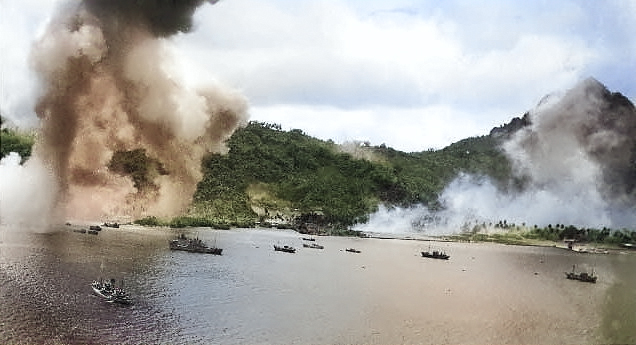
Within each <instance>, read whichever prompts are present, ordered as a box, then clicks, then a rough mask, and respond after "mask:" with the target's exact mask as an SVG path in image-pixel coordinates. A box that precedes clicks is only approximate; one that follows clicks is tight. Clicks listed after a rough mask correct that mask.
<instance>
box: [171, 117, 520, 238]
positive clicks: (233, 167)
mask: <svg viewBox="0 0 636 345" xmlns="http://www.w3.org/2000/svg"><path fill="white" fill-rule="evenodd" d="M497 144H498V142H497V140H496V139H494V138H493V137H491V136H483V137H474V138H468V139H464V140H462V141H460V142H457V143H455V144H453V145H450V146H448V147H446V148H444V149H442V150H438V151H434V150H429V151H425V152H417V153H405V152H401V151H397V150H394V149H392V148H389V147H386V146H384V145H382V146H370V145H367V144H359V145H357V147H356V148H355V149H356V151H357V153H358V154H351V153H345V152H342V147H341V146H339V145H336V144H334V143H333V142H330V141H321V140H318V139H316V138H313V137H310V136H308V135H306V134H304V133H303V132H302V131H300V130H291V131H283V130H281V129H280V126H278V125H273V124H267V123H260V122H250V123H249V124H248V126H247V127H245V128H242V129H240V130H238V131H237V132H236V133H235V134H234V135H233V136H232V138H231V139H230V140H229V142H228V146H229V148H230V151H229V153H228V154H227V155H223V156H222V155H212V156H210V157H207V158H206V159H205V160H204V162H203V168H204V172H205V177H204V179H203V180H202V181H201V182H200V183H199V186H198V189H197V192H196V194H195V195H194V203H193V205H192V207H191V209H190V211H189V212H188V214H187V215H186V216H185V217H181V218H179V219H178V221H179V223H180V225H183V224H188V223H191V222H192V223H194V224H199V225H201V224H206V223H208V224H210V225H221V224H225V225H231V226H250V225H253V224H256V222H260V224H273V225H278V226H291V227H299V226H302V225H303V224H305V223H313V224H316V225H318V226H320V227H321V228H323V229H328V230H329V231H338V230H339V229H345V228H347V227H348V226H350V225H353V224H356V223H360V222H365V221H366V220H367V219H368V216H369V215H370V214H371V213H372V212H374V211H376V210H377V208H378V206H379V205H380V203H384V204H388V205H399V206H408V205H413V204H426V205H429V206H434V205H435V204H436V203H437V198H438V195H439V194H440V193H441V192H442V190H443V189H444V187H445V186H446V184H447V183H448V182H450V181H451V180H452V179H453V178H454V177H455V176H457V174H458V173H459V172H462V171H465V172H470V173H473V174H479V175H485V176H490V177H492V178H493V179H494V180H495V181H497V182H498V183H499V184H500V185H501V186H502V187H504V186H506V185H508V179H509V176H510V164H509V162H508V161H507V159H506V158H505V156H504V155H503V154H502V153H501V151H500V150H499V149H498V145H497ZM359 153H363V154H362V155H360V156H364V157H366V158H356V156H358V155H359Z"/></svg>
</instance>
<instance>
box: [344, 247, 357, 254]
mask: <svg viewBox="0 0 636 345" xmlns="http://www.w3.org/2000/svg"><path fill="white" fill-rule="evenodd" d="M345 251H347V252H349V253H361V252H360V251H359V250H357V249H355V248H347V249H345Z"/></svg>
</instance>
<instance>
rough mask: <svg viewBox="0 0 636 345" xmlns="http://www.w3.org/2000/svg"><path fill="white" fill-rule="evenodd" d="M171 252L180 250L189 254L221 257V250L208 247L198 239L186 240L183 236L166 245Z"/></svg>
mask: <svg viewBox="0 0 636 345" xmlns="http://www.w3.org/2000/svg"><path fill="white" fill-rule="evenodd" d="M168 245H169V246H170V249H172V250H182V251H185V252H191V253H203V254H214V255H221V254H222V253H223V249H222V248H217V247H208V246H207V245H205V243H203V241H201V240H200V239H198V238H187V237H186V236H185V235H184V234H181V236H179V237H178V238H177V239H174V240H172V241H170V242H169V243H168Z"/></svg>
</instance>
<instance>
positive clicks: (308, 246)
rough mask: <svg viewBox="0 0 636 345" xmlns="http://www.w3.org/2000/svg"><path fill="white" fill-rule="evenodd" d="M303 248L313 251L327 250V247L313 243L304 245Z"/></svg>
mask: <svg viewBox="0 0 636 345" xmlns="http://www.w3.org/2000/svg"><path fill="white" fill-rule="evenodd" d="M303 247H305V248H313V249H325V246H321V245H319V244H318V243H312V244H307V243H303Z"/></svg>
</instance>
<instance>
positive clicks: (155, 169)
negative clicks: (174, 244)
mask: <svg viewBox="0 0 636 345" xmlns="http://www.w3.org/2000/svg"><path fill="white" fill-rule="evenodd" d="M202 3H203V1H200V0H197V1H195V0H179V1H173V0H136V1H129V0H85V1H82V2H79V3H77V2H73V3H71V4H69V6H67V7H65V8H63V9H62V10H61V11H59V13H58V15H57V16H55V18H54V19H53V20H52V21H51V22H50V24H49V26H48V29H47V31H46V33H45V34H44V36H43V37H42V38H41V39H40V40H39V42H37V43H36V44H35V45H34V49H33V51H32V59H33V63H34V67H35V69H36V71H37V73H38V75H39V77H40V79H41V83H42V86H43V95H42V96H41V98H40V99H39V102H38V105H37V109H36V112H37V114H38V116H39V117H40V119H41V124H42V132H41V135H40V137H39V139H40V140H39V142H38V143H37V145H36V155H37V156H39V157H41V158H42V159H43V160H44V161H45V162H46V164H47V165H48V166H49V167H50V169H51V170H52V171H53V173H54V175H55V176H56V177H57V180H58V182H59V194H58V201H57V203H58V207H57V212H58V216H61V217H70V218H75V219H97V218H99V217H104V216H107V217H113V216H127V217H139V216H142V215H145V214H153V215H164V216H169V215H174V214H177V213H178V212H180V211H182V210H183V209H184V208H185V207H186V206H187V205H188V204H189V203H190V201H191V198H192V195H193V193H194V191H195V189H196V186H197V183H198V182H199V181H200V180H201V178H202V173H201V169H200V166H201V159H202V158H203V156H204V155H206V154H207V153H209V152H221V153H222V152H224V151H225V150H226V147H225V145H224V142H225V141H226V140H227V139H228V138H229V137H230V136H231V135H232V133H233V132H234V130H235V129H236V128H238V127H239V126H241V125H244V124H245V123H246V121H247V102H246V100H245V99H244V97H242V96H241V95H239V94H237V93H235V92H233V91H231V90H227V89H224V88H221V87H219V86H208V87H205V88H202V89H198V90H193V89H191V88H190V87H188V86H186V85H184V83H182V82H181V81H180V80H179V79H178V78H177V77H175V76H174V71H173V70H171V67H172V63H171V62H172V61H171V56H170V50H169V45H168V44H169V41H168V39H167V37H168V36H170V35H172V34H175V33H178V32H187V31H189V30H190V29H191V28H192V14H193V13H194V11H195V10H196V8H197V7H198V6H199V5H201V4H202ZM121 152H134V153H141V156H140V157H142V158H143V160H144V161H143V162H141V161H138V162H137V163H139V164H141V163H147V164H148V165H150V166H151V168H150V169H147V171H146V173H147V176H146V177H147V179H148V182H147V183H145V184H141V183H138V181H135V180H133V178H131V176H129V175H127V174H126V173H130V171H126V169H123V170H122V169H121V166H120V167H119V169H117V165H116V164H112V158H113V156H114V155H115V154H117V153H121ZM132 157H133V158H134V157H135V156H132Z"/></svg>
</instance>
